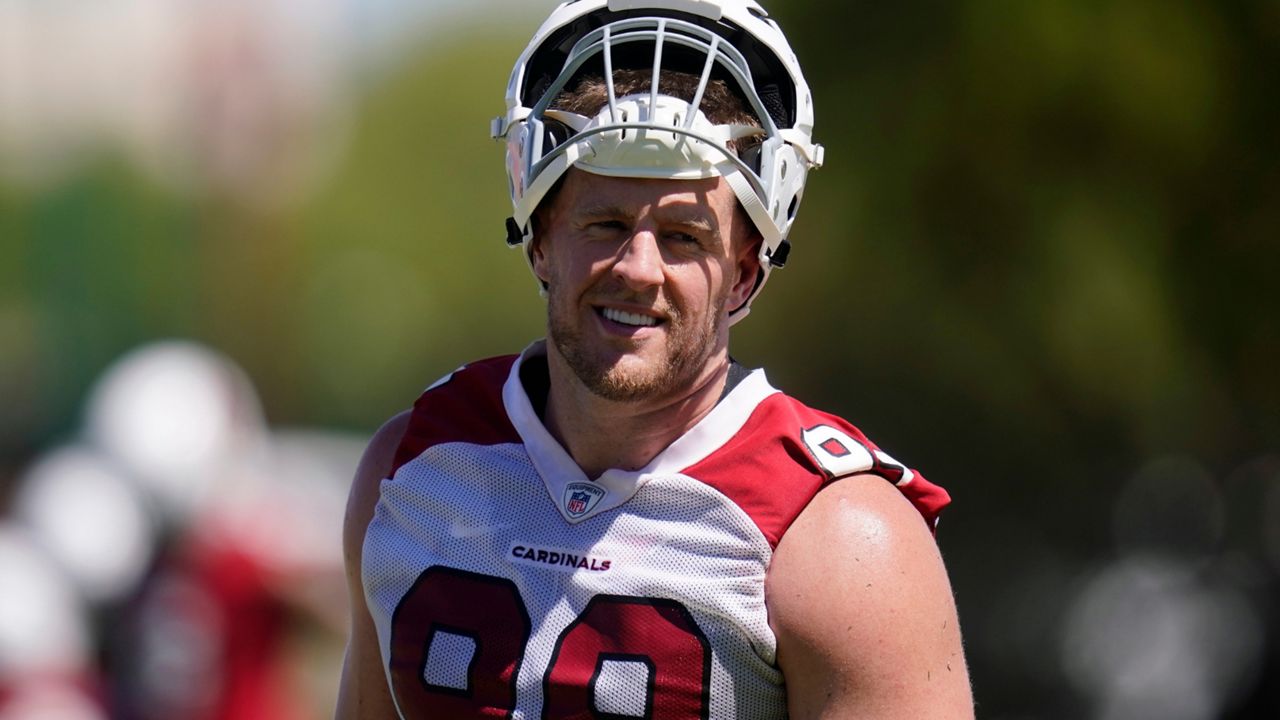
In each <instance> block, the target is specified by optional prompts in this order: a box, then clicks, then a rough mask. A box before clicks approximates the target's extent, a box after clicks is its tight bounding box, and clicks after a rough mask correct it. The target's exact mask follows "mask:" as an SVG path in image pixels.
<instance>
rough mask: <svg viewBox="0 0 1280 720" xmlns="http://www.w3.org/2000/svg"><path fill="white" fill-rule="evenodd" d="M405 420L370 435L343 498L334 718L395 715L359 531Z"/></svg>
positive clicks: (362, 531) (364, 525)
mask: <svg viewBox="0 0 1280 720" xmlns="http://www.w3.org/2000/svg"><path fill="white" fill-rule="evenodd" d="M408 423H409V413H408V412H404V413H401V414H400V415H397V416H396V417H394V418H392V419H391V420H389V421H387V424H385V425H383V426H382V428H381V429H379V430H378V432H377V433H376V434H374V436H373V440H371V441H370V442H369V447H368V448H367V449H366V450H365V452H364V457H362V458H361V459H360V466H359V468H357V469H356V477H355V481H354V482H353V483H352V485H351V495H350V496H349V497H348V499H347V515H346V519H345V520H344V521H343V528H342V547H343V555H344V558H345V561H346V570H347V594H348V595H349V596H350V599H351V638H350V640H349V641H348V643H347V656H346V660H345V662H344V663H343V666H342V684H341V686H340V688H339V690H338V709H337V713H336V715H335V717H336V718H337V719H338V720H347V719H348V718H379V719H381V718H394V717H398V715H397V713H396V709H395V705H394V703H393V702H392V701H391V693H390V691H389V690H388V689H387V680H386V674H385V673H384V672H383V669H382V655H381V653H380V651H379V649H378V634H377V631H376V630H375V629H374V626H373V618H372V617H371V616H370V615H369V608H368V606H367V604H366V603H365V599H364V585H363V582H362V581H361V573H360V561H361V554H362V551H363V548H364V535H365V530H366V529H367V528H368V527H369V521H370V520H371V519H373V511H374V508H375V507H376V506H377V504H378V493H379V491H380V489H381V486H382V480H383V478H385V477H387V476H388V475H390V474H391V468H392V464H393V461H394V458H395V452H396V446H397V445H398V444H399V442H400V438H401V436H403V435H404V430H405V427H406V426H407V425H408Z"/></svg>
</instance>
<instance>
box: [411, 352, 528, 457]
mask: <svg viewBox="0 0 1280 720" xmlns="http://www.w3.org/2000/svg"><path fill="white" fill-rule="evenodd" d="M516 359H517V356H515V355H506V356H502V357H496V358H489V359H487V360H480V361H478V362H474V363H469V364H467V365H464V366H462V367H460V368H458V369H457V370H454V371H453V372H452V373H449V374H448V375H446V376H444V377H443V378H441V379H439V380H437V381H436V382H435V383H434V384H432V385H431V387H429V388H427V389H426V391H425V392H423V393H422V395H420V396H419V397H418V399H417V401H416V402H414V404H413V409H412V410H411V411H410V412H409V418H408V422H407V424H406V427H405V430H404V433H403V437H402V439H401V442H400V445H399V447H398V448H397V450H396V453H395V457H394V461H393V464H392V471H393V472H394V470H395V469H398V468H399V467H400V466H401V465H404V464H405V463H407V462H409V461H410V460H413V459H414V458H415V457H417V456H418V455H421V454H422V452H423V451H424V450H426V449H427V448H429V447H431V446H433V445H439V444H442V443H447V442H467V443H472V444H476V445H496V444H499V443H505V442H517V441H518V440H519V434H518V433H517V432H516V430H515V428H514V426H513V425H512V424H511V420H510V418H509V417H508V415H507V410H506V406H505V404H504V401H503V389H504V386H505V385H506V382H507V379H508V378H509V376H510V374H511V368H512V366H513V365H515V362H516Z"/></svg>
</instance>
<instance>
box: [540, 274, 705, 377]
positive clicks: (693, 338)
mask: <svg viewBox="0 0 1280 720" xmlns="http://www.w3.org/2000/svg"><path fill="white" fill-rule="evenodd" d="M727 302H728V293H727V292H726V293H723V294H722V296H721V297H718V298H716V300H715V302H714V303H712V306H711V307H710V308H709V310H710V313H709V314H708V316H707V321H706V322H705V323H700V324H699V325H697V326H690V325H689V324H688V323H689V322H690V320H689V319H688V318H687V316H686V315H685V314H684V313H682V312H680V311H678V310H677V309H675V308H670V309H668V311H667V319H666V324H667V327H666V328H665V330H666V344H665V353H663V355H662V357H660V358H658V359H657V360H656V361H650V362H647V363H644V364H643V365H642V366H639V367H637V365H638V363H635V362H627V360H628V358H627V357H626V356H623V357H622V358H618V357H617V355H616V351H614V350H612V349H610V348H607V347H598V348H592V347H590V346H589V345H588V343H587V342H586V341H585V340H584V338H583V333H582V331H581V330H580V328H579V327H578V325H577V323H575V322H574V320H575V317H576V314H575V311H576V309H577V308H576V307H575V306H574V305H573V304H572V303H570V302H566V301H565V300H564V299H561V298H559V297H557V294H556V293H554V292H553V293H551V294H550V297H549V298H548V314H547V318H548V320H547V334H548V336H549V337H550V340H551V342H552V344H554V345H555V348H556V350H557V351H558V352H559V353H560V356H561V357H563V358H564V360H565V362H566V363H567V364H568V365H569V368H570V369H571V370H572V371H573V373H574V375H576V376H577V378H578V380H579V381H580V382H581V383H582V384H583V385H584V386H585V387H586V388H587V389H588V390H590V391H591V392H592V393H593V394H595V395H597V396H599V397H602V398H604V399H606V400H612V401H615V402H635V401H638V400H647V399H653V398H658V397H664V396H668V395H672V394H675V393H676V392H677V391H678V390H680V389H681V388H684V387H686V386H688V385H691V384H693V383H694V382H695V381H696V378H697V377H698V375H699V374H701V373H702V372H703V370H704V369H705V368H706V365H707V362H708V361H709V360H710V359H711V356H712V355H713V354H714V352H715V349H716V338H717V337H718V336H719V334H720V331H721V327H722V326H723V324H724V323H725V322H727V320H726V319H725V316H724V307H725V305H726V303H727Z"/></svg>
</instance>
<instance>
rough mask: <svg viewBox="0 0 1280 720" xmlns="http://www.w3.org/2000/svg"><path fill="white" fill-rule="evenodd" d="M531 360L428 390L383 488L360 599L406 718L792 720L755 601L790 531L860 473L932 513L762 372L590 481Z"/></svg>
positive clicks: (843, 429)
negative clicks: (674, 434) (535, 396)
mask: <svg viewBox="0 0 1280 720" xmlns="http://www.w3.org/2000/svg"><path fill="white" fill-rule="evenodd" d="M544 354H545V346H544V345H543V344H542V343H541V342H540V343H536V344H535V345H533V346H531V347H530V348H529V349H528V350H526V351H525V353H524V354H523V355H521V356H519V357H505V358H497V359H492V360H486V361H482V362H478V363H475V364H472V365H469V366H466V367H464V368H461V369H459V370H458V371H455V372H454V373H453V374H452V375H450V376H449V377H447V378H445V379H443V380H441V381H440V382H438V383H436V384H435V385H433V386H432V387H430V388H428V390H427V391H426V392H425V393H424V394H423V395H422V396H421V397H420V398H419V399H418V401H417V402H416V403H415V404H414V408H413V411H412V414H411V418H410V420H409V424H408V429H407V431H406V433H405V435H404V437H403V439H402V440H401V443H400V446H399V448H398V450H397V453H396V458H395V467H394V470H393V472H392V474H391V477H389V478H388V479H385V480H383V482H382V487H381V495H380V499H379V501H378V504H377V507H376V510H375V513H374V516H373V519H372V521H371V522H370V525H369V528H368V531H367V533H366V535H365V541H364V548H363V583H364V590H365V596H366V600H367V601H368V606H369V611H370V614H371V615H372V617H373V620H374V623H375V626H376V628H377V633H378V641H379V645H380V648H381V652H382V657H383V661H384V665H385V670H386V673H387V681H388V684H389V687H390V688H391V692H392V696H393V698H394V700H395V703H396V706H397V708H398V709H399V711H400V714H401V716H402V717H404V718H407V719H411V718H426V717H514V718H579V717H580V718H588V717H610V718H627V717H636V718H707V717H711V718H777V717H783V716H785V715H786V696H785V689H784V685H783V677H782V673H781V672H780V671H779V669H778V665H777V662H776V659H775V651H776V640H775V637H774V635H773V632H772V631H771V630H770V628H769V623H768V616H767V612H766V608H765V601H764V600H765V596H764V587H765V574H766V573H767V572H768V569H769V563H770V559H771V557H772V554H773V550H774V548H775V547H776V545H777V543H778V541H779V540H780V539H781V537H782V535H783V533H785V532H786V530H787V527H788V526H789V525H790V524H791V522H792V521H793V520H794V519H795V518H796V516H797V515H799V513H800V512H801V511H802V510H803V509H804V507H805V505H806V504H807V503H808V502H809V501H810V500H811V499H812V498H813V496H814V495H815V494H816V493H817V492H818V491H819V490H820V489H821V488H822V487H823V486H825V485H826V484H827V483H829V482H831V481H832V480H834V479H836V478H839V477H842V476H846V475H850V474H854V473H874V474H877V475H880V476H882V477H884V478H885V479H886V480H887V481H889V482H893V483H895V484H896V485H897V486H898V487H899V488H901V490H902V492H903V493H904V494H906V496H907V497H908V498H909V499H911V501H912V502H913V503H914V504H915V506H916V507H917V508H918V509H919V510H920V512H921V514H922V515H923V517H924V519H925V521H926V522H928V523H929V524H930V526H931V527H932V526H933V524H934V523H935V521H936V518H937V513H938V511H939V510H941V509H942V507H943V506H944V505H946V504H947V502H948V501H949V498H948V497H947V494H946V493H945V492H944V491H943V490H942V489H941V488H939V487H937V486H935V485H932V484H930V483H928V482H927V481H926V480H925V479H924V478H923V477H921V476H920V475H919V474H917V473H915V472H913V471H911V470H909V469H907V468H906V467H905V466H903V465H901V464H899V463H897V462H896V461H894V460H893V459H892V458H891V457H889V456H888V455H886V454H885V453H883V452H881V451H880V450H879V449H877V448H876V447H875V446H874V445H872V444H871V443H870V442H869V441H868V440H867V439H866V438H865V437H864V436H863V435H862V434H861V433H860V432H859V431H858V430H856V429H855V428H854V427H853V426H852V425H850V424H848V423H846V422H845V421H843V420H841V419H839V418H836V417H834V416H831V415H828V414H825V413H822V412H818V411H816V410H812V409H810V408H808V407H806V406H804V405H803V404H801V403H799V402H798V401H796V400H794V399H792V398H790V397H788V396H786V395H784V394H782V393H781V392H779V391H778V390H776V389H774V388H773V387H771V386H770V385H769V383H768V381H767V380H766V378H765V375H764V372H763V371H762V370H756V371H753V372H751V373H750V374H749V375H747V376H746V377H745V378H744V379H742V380H741V381H740V382H738V383H737V384H736V385H735V386H734V387H733V388H732V390H730V391H729V392H727V393H726V395H725V396H724V397H723V398H722V399H721V400H720V402H719V403H718V404H717V405H716V406H715V408H714V409H712V410H711V412H710V413H708V414H707V415H706V416H705V417H704V418H702V420H701V421H699V422H698V423H697V424H696V425H695V426H694V427H693V428H691V429H690V430H689V431H688V432H686V433H685V434H684V435H682V436H681V437H679V438H678V439H677V440H675V441H674V442H673V443H671V445H669V446H668V447H667V448H666V449H665V450H663V451H662V452H661V453H659V454H658V456H657V457H655V458H653V460H652V461H651V462H650V463H649V464H648V465H647V466H645V467H644V468H642V469H639V470H634V471H624V470H618V469H613V470H608V471H606V472H605V473H603V474H602V475H601V476H600V477H598V478H595V479H594V480H593V479H590V478H588V477H586V476H585V475H584V474H583V472H582V470H581V469H580V468H579V467H578V466H577V465H576V464H575V463H574V461H573V459H572V458H571V457H570V456H569V454H568V453H567V452H566V451H565V450H564V448H563V447H562V446H561V445H560V444H559V443H558V442H557V441H556V440H555V439H554V438H553V437H552V436H551V435H550V433H549V432H548V430H547V429H546V427H545V426H544V425H543V424H542V421H541V419H540V417H539V415H538V413H537V412H536V411H535V408H534V404H533V403H532V402H531V401H530V398H529V395H528V394H527V392H526V389H525V386H524V383H523V382H522V381H521V366H522V365H523V364H524V363H525V362H526V361H529V359H530V358H537V356H540V355H544ZM538 359H539V360H540V358H538Z"/></svg>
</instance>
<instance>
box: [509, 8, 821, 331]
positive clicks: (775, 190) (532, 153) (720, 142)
mask: <svg viewBox="0 0 1280 720" xmlns="http://www.w3.org/2000/svg"><path fill="white" fill-rule="evenodd" d="M620 69H629V70H645V71H649V70H651V71H652V72H653V79H652V81H651V83H650V90H649V91H648V92H644V93H640V94H637V95H629V96H625V97H618V96H617V95H616V93H615V92H614V86H613V72H614V71H615V70H620ZM663 71H667V72H671V71H679V72H684V73H689V74H691V75H693V76H695V77H698V78H699V85H698V90H697V92H696V94H695V95H694V97H693V98H692V99H689V100H686V99H681V98H675V97H670V96H667V95H662V94H659V93H658V87H659V78H660V77H661V74H662V72H663ZM585 75H597V76H600V77H602V78H603V79H604V81H605V84H606V87H607V100H608V101H607V104H606V106H605V107H604V108H602V109H601V110H600V112H599V113H598V114H597V115H596V116H595V117H584V116H581V115H577V114H574V113H570V112H566V111H563V110H558V109H556V108H552V107H550V105H551V103H552V102H554V101H555V99H556V98H557V97H558V96H559V95H560V93H561V92H562V91H563V90H565V89H566V88H569V89H572V88H574V87H575V86H576V82H577V80H578V79H579V78H581V77H583V76H585ZM713 79H719V80H723V81H724V82H726V83H727V84H728V85H729V87H730V89H731V90H732V91H733V92H734V93H736V94H738V95H739V96H741V97H742V98H743V99H744V100H745V101H746V103H747V106H748V109H749V110H750V111H751V112H752V113H753V114H754V115H755V116H756V117H757V118H758V119H759V121H760V125H761V127H759V128H756V127H750V126H741V125H716V124H714V123H712V122H711V121H710V120H708V119H707V117H706V115H704V114H703V113H702V111H701V110H700V109H699V105H700V103H701V101H702V97H703V92H704V90H705V88H706V87H707V84H708V82H710V81H711V80H713ZM812 133H813V101H812V98H811V96H810V93H809V86H808V84H806V83H805V80H804V76H803V75H802V74H801V72H800V64H799V62H798V61H797V60H796V56H795V53H794V52H792V50H791V47H790V45H788V44H787V39H786V37H784V36H783V34H782V31H781V30H780V29H779V28H778V25H777V23H775V22H774V21H773V20H771V19H770V18H769V16H768V14H767V13H766V12H765V11H764V9H763V8H762V7H760V5H759V4H758V3H756V2H755V1H754V0H571V1H570V2H566V3H563V4H561V5H560V6H559V7H557V8H556V9H555V10H554V11H552V13H551V16H550V17H549V18H548V19H547V20H546V22H544V23H543V24H542V27H540V28H539V29H538V31H537V32H536V33H535V34H534V36H533V40H532V41H531V42H530V43H529V46H528V47H527V48H525V51H524V53H523V54H521V56H520V59H519V60H518V61H517V62H516V65H515V68H514V69H513V70H512V73H511V81H510V83H509V84H508V85H507V112H506V114H505V115H503V116H502V117H499V118H496V119H495V120H494V121H493V126H492V128H491V134H492V135H493V137H494V138H496V139H499V140H502V141H505V142H506V144H507V177H508V180H509V184H510V191H511V202H512V205H513V206H514V209H515V212H514V217H512V218H511V219H510V220H508V221H507V235H508V238H507V240H508V242H509V243H510V244H511V245H521V246H523V247H524V250H525V255H526V257H527V256H528V254H529V249H530V248H529V243H530V240H531V239H532V232H533V231H532V223H531V222H530V219H531V217H532V216H533V213H534V211H535V210H536V209H537V207H538V203H540V202H541V201H542V199H543V198H544V197H545V196H546V194H547V192H548V191H549V190H550V189H551V188H552V187H553V186H554V185H555V183H556V181H557V180H559V179H560V178H561V177H562V176H563V175H564V172H565V171H566V170H567V169H568V168H569V167H571V166H573V167H578V168H580V169H582V170H585V171H587V172H592V173H596V174H600V175H610V176H618V177H644V178H670V179H695V178H709V177H717V176H719V177H724V178H725V179H726V181H727V182H728V183H729V185H730V186H731V187H732V188H733V191H734V193H735V194H736V195H737V197H738V200H739V202H741V203H742V206H743V208H744V209H745V210H746V212H747V215H748V216H749V217H750V218H751V220H752V221H753V222H754V223H755V225H756V228H757V229H758V230H759V231H760V234H761V236H762V237H763V239H764V242H763V243H762V245H761V248H760V267H761V272H760V274H759V276H758V277H757V279H756V285H755V288H754V289H753V291H752V292H751V294H750V295H749V296H748V298H747V300H746V302H744V303H743V304H742V305H741V306H740V307H738V308H735V309H734V310H733V311H732V312H731V313H730V318H731V319H732V320H733V321H734V322H736V321H738V320H741V319H742V318H743V317H745V316H746V314H747V312H748V311H749V310H750V305H751V301H752V300H753V299H755V296H756V295H757V294H758V293H759V292H760V289H761V288H762V287H763V286H764V283H765V280H767V279H768V276H769V271H770V270H771V269H772V268H773V267H781V266H782V265H783V263H785V262H786V258H787V254H788V251H789V249H790V244H789V243H788V241H787V239H786V238H787V234H788V232H789V231H790V229H791V224H792V222H793V221H794V220H795V216H796V210H797V208H798V207H799V204H800V197H801V195H802V193H803V191H804V183H805V178H806V176H807V175H808V172H809V169H810V168H816V167H818V166H820V165H821V164H822V155H823V152H822V146H821V145H817V144H815V143H814V142H813V139H812ZM751 136H758V137H759V138H760V140H761V142H760V144H759V146H758V148H754V147H753V148H752V149H751V150H750V151H747V152H744V153H742V156H739V153H738V152H736V151H735V150H734V149H733V145H732V141H734V140H738V139H741V138H746V137H751Z"/></svg>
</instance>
